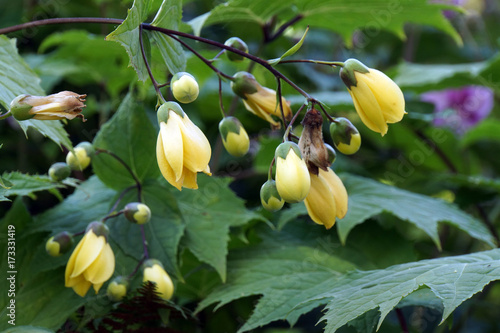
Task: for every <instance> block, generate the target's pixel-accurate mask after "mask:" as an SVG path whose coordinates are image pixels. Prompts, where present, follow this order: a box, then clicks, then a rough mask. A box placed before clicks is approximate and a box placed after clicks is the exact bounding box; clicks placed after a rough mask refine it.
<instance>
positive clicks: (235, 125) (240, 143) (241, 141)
mask: <svg viewBox="0 0 500 333" xmlns="http://www.w3.org/2000/svg"><path fill="white" fill-rule="evenodd" d="M219 132H220V135H221V137H222V143H223V144H224V148H226V150H227V152H228V153H229V154H231V155H233V156H234V157H241V156H243V155H245V154H246V153H247V152H248V148H250V139H249V138H248V134H247V132H246V131H245V128H243V125H241V123H240V121H239V120H238V118H235V117H225V118H224V119H222V120H221V121H220V123H219Z"/></svg>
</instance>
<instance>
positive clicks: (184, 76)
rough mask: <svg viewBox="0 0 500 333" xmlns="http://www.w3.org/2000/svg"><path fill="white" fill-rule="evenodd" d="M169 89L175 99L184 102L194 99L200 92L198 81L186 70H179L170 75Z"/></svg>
mask: <svg viewBox="0 0 500 333" xmlns="http://www.w3.org/2000/svg"><path fill="white" fill-rule="evenodd" d="M170 89H171V90H172V94H174V97H175V99H176V100H178V101H179V102H181V103H184V104H187V103H191V102H193V101H195V100H196V98H197V97H198V94H199V93H200V88H199V86H198V82H196V79H195V78H194V76H192V75H191V74H189V73H186V72H179V73H177V74H175V75H174V77H172V81H170Z"/></svg>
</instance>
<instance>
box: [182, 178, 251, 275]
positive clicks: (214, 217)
mask: <svg viewBox="0 0 500 333" xmlns="http://www.w3.org/2000/svg"><path fill="white" fill-rule="evenodd" d="M228 183H229V180H228V179H222V178H215V177H208V176H204V175H201V174H200V175H199V176H198V185H199V189H198V190H189V189H184V190H183V191H182V192H176V193H175V194H174V195H175V197H176V198H177V200H178V204H179V208H180V210H181V212H182V215H183V218H184V221H185V223H186V231H185V238H184V239H183V243H185V245H186V246H187V247H188V248H189V250H190V251H191V252H193V254H194V255H195V256H196V257H197V258H198V259H199V260H200V261H203V262H205V263H208V264H209V265H211V266H212V267H214V268H215V270H216V271H217V272H218V273H219V275H220V277H221V279H222V281H225V280H226V255H227V242H228V241H229V228H230V227H235V226H241V225H244V224H245V223H247V222H249V221H250V220H253V219H261V217H260V216H259V215H257V214H256V213H254V212H251V211H249V210H247V209H246V208H245V205H244V203H243V200H241V199H240V198H238V197H237V196H236V195H235V194H234V193H233V192H232V191H231V190H230V189H229V188H228Z"/></svg>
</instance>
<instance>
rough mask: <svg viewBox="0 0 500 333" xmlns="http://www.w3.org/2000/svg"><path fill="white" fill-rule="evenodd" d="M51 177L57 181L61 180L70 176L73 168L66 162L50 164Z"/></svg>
mask: <svg viewBox="0 0 500 333" xmlns="http://www.w3.org/2000/svg"><path fill="white" fill-rule="evenodd" d="M48 173H49V177H50V179H52V180H53V181H55V182H60V181H61V180H64V179H66V178H68V177H69V175H70V174H71V168H70V167H69V165H67V164H66V163H64V162H57V163H54V164H52V165H51V166H50V168H49V172H48Z"/></svg>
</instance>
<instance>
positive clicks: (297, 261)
mask: <svg viewBox="0 0 500 333" xmlns="http://www.w3.org/2000/svg"><path fill="white" fill-rule="evenodd" d="M298 223H299V222H298ZM302 225H303V226H299V227H297V226H296V225H290V226H287V229H286V230H282V231H280V232H275V231H272V230H271V229H269V228H267V227H263V228H261V229H260V232H259V236H260V238H261V239H262V241H261V242H260V243H258V244H257V245H255V246H252V247H249V248H244V249H240V250H235V251H232V252H231V254H230V256H229V264H228V278H227V283H226V284H224V285H222V286H220V287H218V288H216V289H215V290H214V291H213V292H212V293H211V294H209V295H208V296H207V297H206V298H205V299H204V300H203V301H201V302H200V304H199V306H198V309H197V311H200V310H202V309H203V308H205V307H207V306H209V305H210V304H213V303H218V304H217V306H216V307H215V310H217V309H218V308H220V307H222V306H223V305H225V304H227V303H229V302H231V301H233V300H235V299H239V298H242V297H248V296H251V295H263V296H262V297H261V298H260V299H259V301H258V303H257V305H256V307H255V309H254V311H253V313H252V315H251V316H250V318H249V319H248V320H247V321H246V323H245V324H244V325H243V327H241V328H240V329H239V331H238V332H246V331H250V330H252V329H254V328H256V327H259V326H263V325H265V324H267V323H269V322H271V321H275V320H279V319H286V320H287V321H288V322H289V323H290V324H291V325H293V324H294V323H295V322H296V321H297V319H298V318H299V316H300V315H301V314H303V313H306V312H308V311H310V310H312V309H314V308H316V307H317V306H319V305H320V304H321V302H318V303H317V304H311V306H308V307H307V308H303V309H301V311H294V307H295V306H296V305H297V304H298V303H300V302H302V301H303V300H305V299H307V298H308V297H309V295H314V294H318V293H320V292H325V291H327V290H329V289H330V288H331V286H332V285H335V281H336V280H337V279H338V278H340V277H341V276H342V274H343V273H346V272H348V271H351V270H353V269H355V268H356V265H354V264H353V263H351V262H350V261H348V260H347V259H345V257H347V258H350V257H351V255H350V254H349V255H344V257H342V256H340V255H339V253H340V252H341V251H338V250H340V246H339V245H340V244H339V243H338V241H333V240H332V239H331V236H325V234H322V232H324V229H321V228H317V227H315V226H312V225H305V224H304V223H302ZM323 304H324V303H323Z"/></svg>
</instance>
